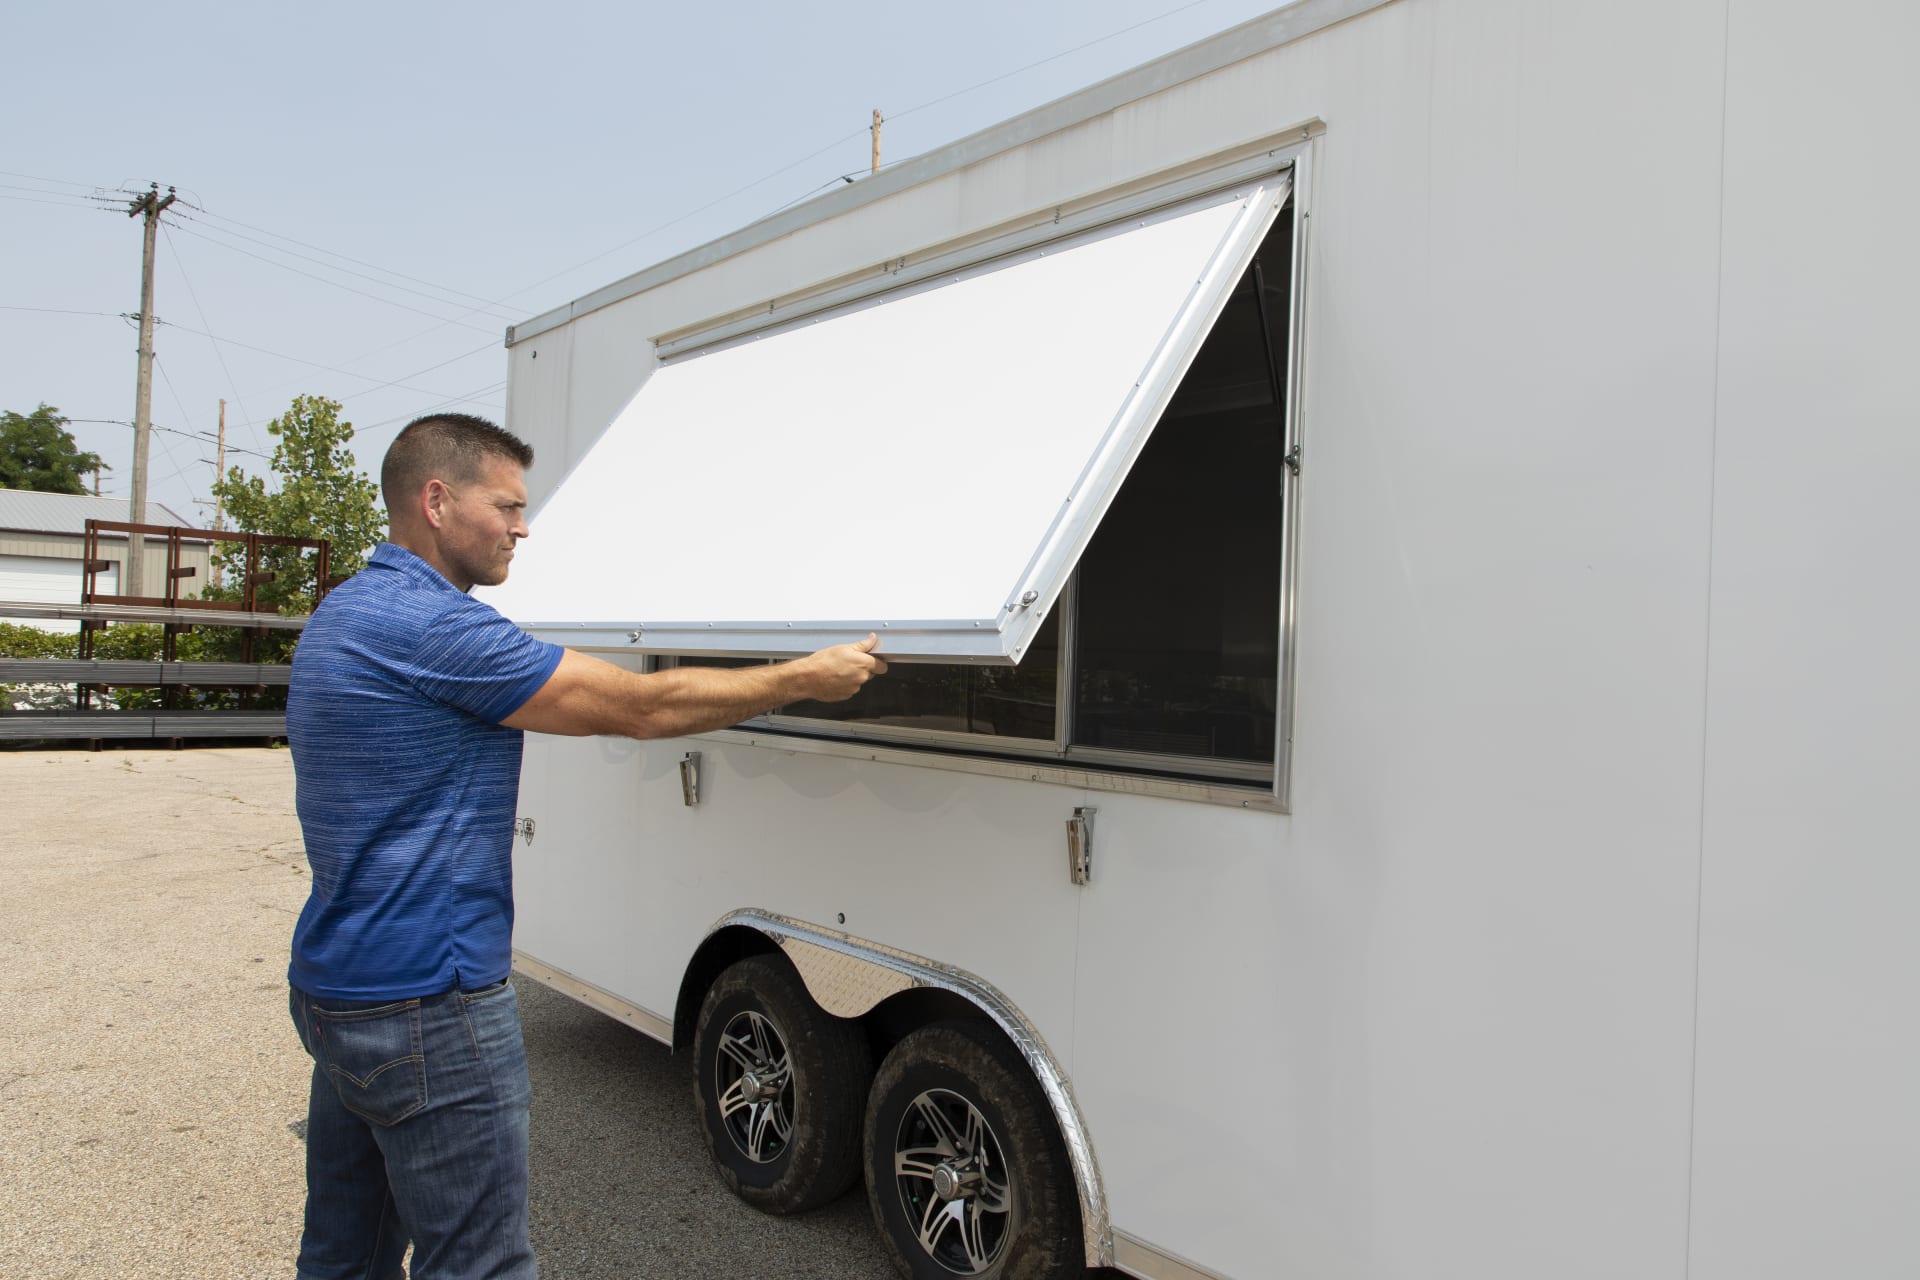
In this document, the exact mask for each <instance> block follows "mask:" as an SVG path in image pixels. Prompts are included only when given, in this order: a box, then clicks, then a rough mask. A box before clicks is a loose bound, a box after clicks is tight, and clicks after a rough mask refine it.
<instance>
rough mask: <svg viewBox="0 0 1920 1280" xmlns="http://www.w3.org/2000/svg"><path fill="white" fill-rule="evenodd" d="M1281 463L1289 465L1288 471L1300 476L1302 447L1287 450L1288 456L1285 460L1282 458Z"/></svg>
mask: <svg viewBox="0 0 1920 1280" xmlns="http://www.w3.org/2000/svg"><path fill="white" fill-rule="evenodd" d="M1281 461H1282V462H1284V463H1286V464H1287V470H1289V471H1291V472H1293V474H1295V475H1299V474H1300V446H1299V445H1295V446H1293V448H1291V449H1289V450H1287V456H1286V457H1285V458H1282V459H1281Z"/></svg>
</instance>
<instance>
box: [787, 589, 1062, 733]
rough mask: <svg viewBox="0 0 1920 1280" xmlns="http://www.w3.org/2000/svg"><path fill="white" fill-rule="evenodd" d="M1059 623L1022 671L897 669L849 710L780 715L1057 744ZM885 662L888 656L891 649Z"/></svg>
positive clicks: (1043, 628) (830, 706) (1044, 630)
mask: <svg viewBox="0 0 1920 1280" xmlns="http://www.w3.org/2000/svg"><path fill="white" fill-rule="evenodd" d="M1058 618H1059V615H1058V614H1057V613H1056V614H1055V615H1054V616H1053V617H1051V618H1048V619H1047V620H1046V621H1045V622H1044V623H1042V624H1041V625H1040V630H1039V632H1038V633H1037V634H1036V635H1035V637H1034V640H1033V643H1032V645H1030V646H1029V647H1028V649H1027V656H1026V657H1025V658H1023V659H1021V662H1020V665H1019V666H1017V667H977V666H966V665H958V664H955V665H948V664H945V663H904V662H901V663H895V664H894V665H893V666H891V667H889V668H888V669H887V674H886V675H883V676H880V677H878V678H877V679H874V680H871V681H869V682H868V683H867V685H866V687H865V688H863V689H861V690H860V692H859V693H856V694H854V695H853V697H851V698H849V699H847V700H846V701H845V702H831V703H829V702H797V703H795V704H793V705H792V706H790V707H783V708H781V712H780V714H782V715H788V716H805V717H807V718H809V719H813V720H836V721H840V722H841V723H844V724H861V725H894V726H898V727H904V728H912V729H937V730H942V731H945V732H948V733H979V734H987V735H991V736H993V737H1000V738H1039V739H1042V740H1045V741H1051V740H1052V739H1053V723H1054V712H1055V704H1056V703H1057V702H1058V698H1057V696H1056V693H1055V690H1056V688H1057V687H1058V672H1059V666H1060V627H1059V623H1058ZM881 656H882V657H884V656H886V650H885V648H884V647H882V649H881Z"/></svg>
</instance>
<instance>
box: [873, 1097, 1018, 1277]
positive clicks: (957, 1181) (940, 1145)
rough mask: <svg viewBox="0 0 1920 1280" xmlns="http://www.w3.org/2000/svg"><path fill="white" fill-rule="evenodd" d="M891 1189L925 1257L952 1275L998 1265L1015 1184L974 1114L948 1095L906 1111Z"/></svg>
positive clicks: (983, 1121)
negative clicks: (892, 1187)
mask: <svg viewBox="0 0 1920 1280" xmlns="http://www.w3.org/2000/svg"><path fill="white" fill-rule="evenodd" d="M893 1174H894V1183H895V1185H896V1187H897V1188H898V1190H899V1194H900V1205H901V1208H902V1209H904V1210H905V1212H906V1218H907V1225H908V1228H909V1229H910V1230H912V1232H913V1233H914V1237H915V1239H916V1240H918V1242H919V1244H920V1247H921V1249H923V1250H924V1251H925V1252H926V1254H927V1256H928V1257H930V1258H932V1259H933V1260H934V1261H935V1262H937V1263H939V1264H940V1265H941V1266H942V1267H944V1268H945V1269H946V1270H948V1271H951V1272H953V1273H954V1274H955V1275H963V1276H964V1275H979V1274H981V1273H982V1272H985V1271H987V1270H988V1269H990V1268H991V1267H992V1266H993V1265H994V1263H996V1262H998V1261H999V1259H1000V1255H1001V1254H1002V1253H1003V1252H1005V1250H1006V1246H1007V1242H1008V1241H1009V1240H1010V1239H1012V1237H1013V1234H1014V1198H1013V1183H1012V1180H1011V1178H1010V1177H1009V1174H1008V1171H1007V1161H1006V1156H1005V1154H1004V1151H1003V1149H1002V1147H1001V1145H1000V1139H999V1138H998V1136H997V1135H995V1133H994V1132H993V1126H991V1125H990V1124H988V1123H987V1118H986V1116H984V1115H983V1114H981V1112H980V1109H979V1108H978V1107H976V1106H974V1105H973V1103H971V1102H969V1101H968V1100H967V1099H966V1098H964V1097H962V1096H961V1095H959V1094H957V1093H954V1092H953V1091H951V1090H948V1089H928V1090H927V1091H926V1092H924V1093H922V1094H920V1095H919V1096H917V1097H916V1098H914V1100H913V1101H912V1102H911V1103H909V1104H908V1105H907V1109H906V1112H905V1114H903V1115H902V1116H901V1117H900V1127H899V1130H898V1132H897V1133H896V1134H895V1137H894V1144H893Z"/></svg>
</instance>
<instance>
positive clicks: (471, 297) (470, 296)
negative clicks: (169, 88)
mask: <svg viewBox="0 0 1920 1280" xmlns="http://www.w3.org/2000/svg"><path fill="white" fill-rule="evenodd" d="M189 208H192V209H193V210H194V211H195V212H196V213H200V214H203V215H204V216H206V217H208V218H212V219H214V220H215V221H217V222H231V223H232V224H233V225H234V226H236V227H245V228H246V229H247V230H249V231H258V232H259V233H260V234H261V235H265V236H272V237H273V238H274V239H275V240H285V241H286V242H287V243H289V244H297V245H299V246H300V247H301V248H303V249H312V250H313V251H314V252H315V253H324V254H326V255H327V256H328V257H330V258H339V259H340V260H341V261H343V262H351V263H353V264H354V265H355V266H361V267H366V268H367V269H369V270H371V271H378V272H380V273H381V274H382V275H389V276H393V277H395V278H397V279H400V280H410V281H412V282H413V283H414V284H423V285H426V286H427V287H428V288H429V289H436V290H438V291H439V292H441V293H445V294H451V295H453V297H454V298H465V299H467V300H468V301H470V302H478V303H481V304H483V305H485V306H488V307H497V308H504V307H505V305H506V304H505V303H503V302H501V301H500V300H498V299H495V298H483V297H481V296H480V295H479V294H475V293H467V292H466V291H465V290H462V289H453V288H449V287H448V286H446V285H443V284H435V283H434V282H433V281H431V280H422V279H421V278H420V277H418V276H410V275H408V274H407V273H406V272H404V271H395V270H393V269H391V268H389V267H383V266H380V265H379V264H377V263H373V262H365V261H362V260H361V259H359V258H355V257H352V256H350V255H348V254H344V253H338V252H335V251H334V250H332V249H328V248H325V247H323V246H321V245H317V244H308V243H307V242H306V241H305V240H296V239H294V238H293V237H292V236H286V235H281V234H280V233H279V232H277V231H269V230H267V229H266V228H265V227H256V226H254V225H253V224H252V223H248V222H242V221H240V220H239V219H238V218H229V217H226V216H225V215H223V214H218V213H214V212H213V211H212V210H210V209H202V208H200V207H199V206H198V205H190V206H189ZM194 221H198V219H194ZM222 230H225V229H224V228H222ZM226 234H228V235H234V236H239V235H240V233H239V232H237V231H228V232H227V233H226ZM240 239H242V240H246V241H248V242H249V243H252V244H263V243H264V242H262V241H259V240H254V239H252V237H250V236H240ZM266 247H268V248H272V247H273V246H271V245H268V246H266ZM281 252H283V253H285V252H290V250H281ZM294 256H295V257H300V256H301V255H299V254H295V255H294ZM307 261H309V262H312V261H315V260H314V259H312V258H308V259H307ZM322 265H325V264H324V263H323V264H322ZM349 274H354V273H351V272H350V273H349ZM362 279H372V277H362ZM421 296H422V297H430V296H432V295H429V294H422V295H421ZM436 301H442V302H447V301H452V299H450V298H439V299H436ZM470 314H471V313H470ZM509 318H511V317H509Z"/></svg>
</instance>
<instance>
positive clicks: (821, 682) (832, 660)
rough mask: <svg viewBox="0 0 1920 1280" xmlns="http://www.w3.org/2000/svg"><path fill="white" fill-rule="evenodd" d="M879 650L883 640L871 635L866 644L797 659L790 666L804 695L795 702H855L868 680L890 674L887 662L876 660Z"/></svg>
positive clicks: (801, 694)
mask: <svg viewBox="0 0 1920 1280" xmlns="http://www.w3.org/2000/svg"><path fill="white" fill-rule="evenodd" d="M879 648H880V637H879V636H877V635H875V634H873V633H872V632H868V633H867V638H866V639H865V640H857V641H855V642H854V643H852V644H837V645H835V646H833V648H831V649H822V650H820V651H819V652H818V653H810V654H808V655H807V656H806V657H804V658H795V659H794V660H793V661H792V662H789V663H787V664H786V670H787V672H788V673H789V674H790V675H791V676H792V677H793V678H794V679H795V680H797V681H799V682H800V683H799V685H798V686H797V687H798V688H799V689H800V690H801V691H802V692H801V693H800V694H799V696H798V697H796V698H795V699H794V701H796V702H799V701H807V700H811V701H814V702H844V701H846V700H847V699H848V698H851V697H852V696H853V695H854V694H856V693H858V692H860V686H862V685H864V684H865V683H866V682H867V681H868V680H871V679H872V678H873V677H874V676H878V675H885V674H886V671H887V664H886V660H885V659H883V658H879V657H876V656H875V651H876V650H878V649H879Z"/></svg>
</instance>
